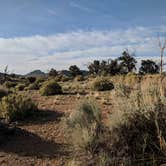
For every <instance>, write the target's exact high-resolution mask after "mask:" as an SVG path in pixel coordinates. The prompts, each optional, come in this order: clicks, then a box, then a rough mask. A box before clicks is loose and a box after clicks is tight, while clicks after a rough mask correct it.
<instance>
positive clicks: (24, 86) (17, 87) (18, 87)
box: [15, 83, 26, 91]
mask: <svg viewBox="0 0 166 166" xmlns="http://www.w3.org/2000/svg"><path fill="white" fill-rule="evenodd" d="M15 88H16V90H18V91H23V90H24V89H25V88H26V85H25V84H23V83H20V84H18V85H17V86H16V87H15Z"/></svg>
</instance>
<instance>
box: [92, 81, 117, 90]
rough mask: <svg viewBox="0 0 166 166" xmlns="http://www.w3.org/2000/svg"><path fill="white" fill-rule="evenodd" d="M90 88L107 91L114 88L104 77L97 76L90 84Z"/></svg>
mask: <svg viewBox="0 0 166 166" xmlns="http://www.w3.org/2000/svg"><path fill="white" fill-rule="evenodd" d="M92 89H93V90H97V91H107V90H112V89H114V85H113V83H112V82H110V81H109V80H108V79H106V78H97V79H96V80H95V81H94V82H93V84H92Z"/></svg>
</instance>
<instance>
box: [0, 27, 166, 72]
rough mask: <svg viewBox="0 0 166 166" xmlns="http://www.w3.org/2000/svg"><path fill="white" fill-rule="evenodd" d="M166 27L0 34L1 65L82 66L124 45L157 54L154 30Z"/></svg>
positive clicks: (114, 54) (17, 69) (17, 67)
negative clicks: (1, 35)
mask: <svg viewBox="0 0 166 166" xmlns="http://www.w3.org/2000/svg"><path fill="white" fill-rule="evenodd" d="M158 32H159V33H161V34H163V33H165V32H166V27H165V26H160V27H149V28H146V27H136V28H130V29H127V30H122V29H121V30H114V31H111V30H107V31H77V32H68V33H61V34H56V35H51V36H39V35H36V36H32V37H21V38H8V39H5V38H0V69H1V71H2V69H3V68H4V66H5V65H9V70H11V71H13V70H14V71H15V72H17V73H27V72H29V71H31V70H34V69H42V70H44V71H46V70H48V69H50V68H51V67H54V68H56V69H64V68H68V67H69V65H71V64H76V65H79V66H80V67H84V68H85V64H87V63H88V62H89V61H92V60H93V59H107V58H114V57H117V56H119V55H120V54H121V52H122V51H123V49H125V48H129V49H134V50H136V54H137V56H138V57H142V56H144V57H145V56H148V58H150V57H152V58H153V57H154V58H157V57H158V54H159V49H158V44H157V34H158Z"/></svg>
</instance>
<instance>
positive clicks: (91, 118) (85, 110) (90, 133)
mask: <svg viewBox="0 0 166 166" xmlns="http://www.w3.org/2000/svg"><path fill="white" fill-rule="evenodd" d="M66 124H67V129H66V131H67V132H66V133H68V135H67V136H68V137H69V138H68V137H67V138H68V140H70V141H71V143H72V145H73V148H74V150H73V151H74V158H77V160H78V161H81V163H82V164H83V165H88V163H90V162H92V163H93V164H94V165H97V160H98V159H99V156H100V153H101V152H103V151H105V150H106V149H107V148H106V142H107V141H106V139H107V136H106V134H108V132H106V131H107V130H106V128H105V127H104V125H103V123H102V121H101V112H100V110H99V109H98V108H97V107H96V105H95V104H94V102H93V101H90V100H86V101H84V102H83V103H81V105H80V106H79V107H78V109H76V110H75V112H73V113H72V114H71V115H70V117H69V118H68V119H67V120H66ZM80 154H81V155H83V156H82V157H83V158H84V159H82V157H81V156H80ZM96 156H98V157H96ZM78 161H77V162H78Z"/></svg>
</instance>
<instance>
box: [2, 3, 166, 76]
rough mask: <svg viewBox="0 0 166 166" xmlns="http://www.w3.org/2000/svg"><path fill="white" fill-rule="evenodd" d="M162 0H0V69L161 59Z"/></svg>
mask: <svg viewBox="0 0 166 166" xmlns="http://www.w3.org/2000/svg"><path fill="white" fill-rule="evenodd" d="M158 35H159V36H160V39H161V40H164V37H165V36H166V0H0V71H1V72H2V71H3V69H4V68H5V66H6V65H8V69H9V72H15V73H19V74H25V73H28V72H30V71H32V70H35V69H40V70H43V71H45V72H47V71H48V70H49V69H50V68H55V69H57V70H61V69H67V68H69V66H70V65H73V64H76V65H78V66H79V67H80V68H82V69H86V67H87V64H88V63H89V62H91V61H92V60H94V59H99V60H100V59H108V58H112V59H114V58H116V57H118V56H120V55H121V53H122V52H123V50H124V49H129V50H130V51H131V52H135V54H136V58H137V59H138V60H140V59H148V58H150V59H152V58H153V59H154V60H156V61H158V59H159V48H158Z"/></svg>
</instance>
